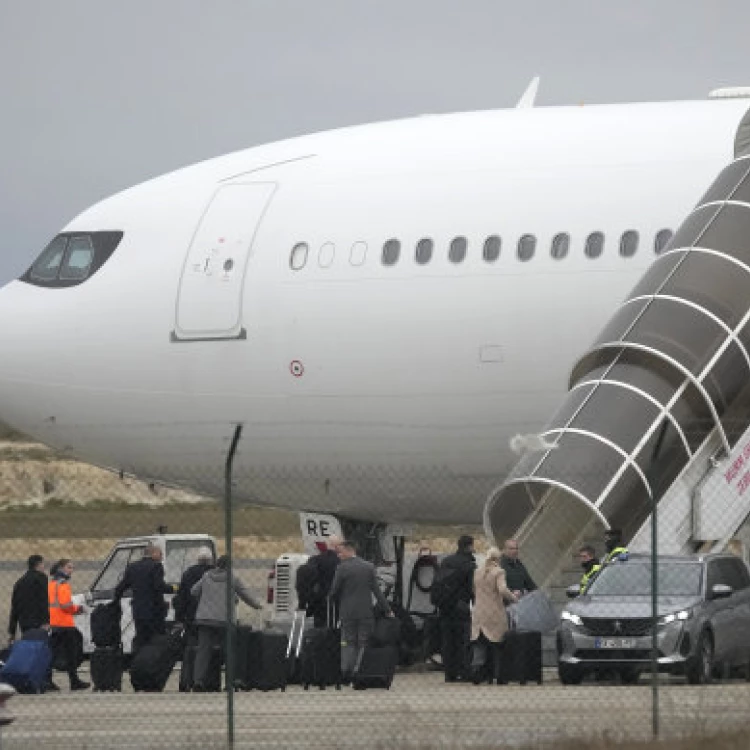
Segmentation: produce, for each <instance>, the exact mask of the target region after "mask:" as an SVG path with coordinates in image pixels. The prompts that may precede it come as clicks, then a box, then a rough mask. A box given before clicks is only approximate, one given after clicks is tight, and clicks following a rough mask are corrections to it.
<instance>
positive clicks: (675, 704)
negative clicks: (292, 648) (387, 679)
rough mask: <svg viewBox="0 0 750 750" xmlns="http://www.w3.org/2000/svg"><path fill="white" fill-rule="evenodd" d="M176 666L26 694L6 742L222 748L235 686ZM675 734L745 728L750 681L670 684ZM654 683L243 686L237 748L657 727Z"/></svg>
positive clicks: (365, 745) (523, 737)
mask: <svg viewBox="0 0 750 750" xmlns="http://www.w3.org/2000/svg"><path fill="white" fill-rule="evenodd" d="M176 689H177V675H176V674H175V675H173V677H172V679H171V680H170V684H169V685H168V688H167V691H165V692H164V693H162V694H156V695H152V694H149V695H144V694H135V693H132V692H125V693H122V694H92V693H77V694H71V693H68V692H62V693H59V694H48V695H43V696H17V697H15V698H13V699H12V700H11V703H10V706H11V708H12V710H13V712H14V713H15V715H16V717H17V718H16V721H15V723H14V724H12V725H11V726H9V727H8V728H6V729H5V732H4V734H3V742H2V748H3V750H32V749H33V750H47V749H50V748H60V747H66V748H86V749H88V750H98V748H106V749H107V750H119V749H121V748H143V749H144V750H148V749H151V748H153V749H156V748H205V749H206V750H211V748H223V747H226V744H225V743H226V737H227V718H226V706H227V696H226V694H180V693H179V692H176ZM660 704H661V712H660V723H661V727H660V729H661V732H662V734H663V735H664V736H670V737H671V736H677V735H679V736H685V735H695V734H703V733H714V732H719V731H725V730H732V729H738V728H744V727H746V726H747V725H748V723H750V686H749V685H746V684H744V683H733V684H726V685H712V686H706V687H688V686H686V685H665V686H663V687H662V688H661V690H660ZM651 706H652V693H651V689H650V687H649V686H648V685H646V684H644V685H639V686H635V687H623V686H611V687H610V686H605V685H584V686H581V687H563V686H561V685H559V684H555V683H550V684H545V685H543V686H538V685H533V686H532V685H529V686H524V687H521V686H518V685H515V686H502V687H500V686H487V685H483V686H480V687H476V686H474V685H469V684H451V685H446V684H445V683H444V682H443V679H442V675H441V674H439V673H424V674H399V675H397V677H396V680H395V682H394V685H393V688H392V689H391V690H390V691H383V690H378V691H375V690H370V691H362V692H356V691H353V690H351V689H350V688H344V689H343V690H341V691H340V692H338V691H336V690H334V689H328V690H325V691H319V690H310V691H309V692H305V691H304V690H303V689H302V688H301V687H299V686H290V687H288V688H287V691H286V692H285V693H282V692H273V693H258V692H250V693H236V694H235V747H237V748H253V750H266V749H270V748H279V749H280V748H289V749H290V750H291V749H294V748H300V750H302V749H304V750H311V748H326V750H333V749H334V748H342V749H343V748H347V750H351V748H362V749H363V750H364V749H367V750H390V749H391V748H393V749H396V748H419V749H420V750H427V748H458V747H461V748H463V747H467V748H470V747H475V748H489V747H498V746H520V745H528V744H531V745H537V744H540V743H546V742H550V743H553V744H554V743H556V742H558V741H560V740H561V739H572V738H578V737H592V736H593V737H605V738H606V740H607V744H609V743H610V742H613V741H616V740H617V739H620V738H625V737H632V738H639V739H640V738H643V739H647V738H649V737H650V736H651V731H652V726H651Z"/></svg>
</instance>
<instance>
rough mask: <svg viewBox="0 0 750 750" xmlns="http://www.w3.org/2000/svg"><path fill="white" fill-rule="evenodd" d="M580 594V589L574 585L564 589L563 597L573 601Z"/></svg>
mask: <svg viewBox="0 0 750 750" xmlns="http://www.w3.org/2000/svg"><path fill="white" fill-rule="evenodd" d="M580 593H581V587H580V586H579V585H578V584H576V583H574V584H573V585H572V586H568V588H566V589H565V596H567V597H568V599H575V598H576V597H577V596H578V595H579V594H580Z"/></svg>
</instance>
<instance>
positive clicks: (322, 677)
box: [300, 628, 341, 690]
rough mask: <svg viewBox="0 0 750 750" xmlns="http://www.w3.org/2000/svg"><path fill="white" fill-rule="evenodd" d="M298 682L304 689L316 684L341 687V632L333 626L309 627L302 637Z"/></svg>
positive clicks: (320, 686) (321, 687) (338, 688)
mask: <svg viewBox="0 0 750 750" xmlns="http://www.w3.org/2000/svg"><path fill="white" fill-rule="evenodd" d="M300 682H301V683H302V686H303V687H304V688H305V690H308V689H309V688H310V685H316V686H317V687H319V688H320V689H321V690H323V689H324V688H326V687H327V686H329V685H335V686H336V689H337V690H340V689H341V634H340V633H339V631H337V630H334V629H333V628H311V629H310V630H308V631H307V632H306V633H305V634H304V637H303V638H302V651H301V655H300Z"/></svg>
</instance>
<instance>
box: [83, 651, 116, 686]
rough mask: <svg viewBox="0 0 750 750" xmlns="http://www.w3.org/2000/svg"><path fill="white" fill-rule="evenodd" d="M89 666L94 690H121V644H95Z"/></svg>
mask: <svg viewBox="0 0 750 750" xmlns="http://www.w3.org/2000/svg"><path fill="white" fill-rule="evenodd" d="M90 666H91V682H92V683H93V686H94V688H93V689H94V692H102V693H104V692H117V693H119V692H121V691H122V672H123V655H122V646H105V647H99V646H97V647H96V648H95V649H94V652H93V653H92V654H91V665H90Z"/></svg>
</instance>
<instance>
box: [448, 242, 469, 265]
mask: <svg viewBox="0 0 750 750" xmlns="http://www.w3.org/2000/svg"><path fill="white" fill-rule="evenodd" d="M468 245H469V243H468V242H467V241H466V237H456V238H455V239H453V240H452V241H451V244H450V248H449V249H448V260H449V261H450V262H451V263H463V261H464V258H465V257H466V248H467V247H468Z"/></svg>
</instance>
